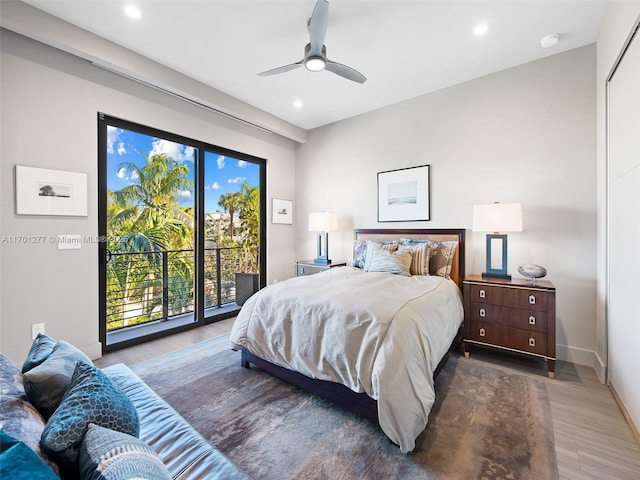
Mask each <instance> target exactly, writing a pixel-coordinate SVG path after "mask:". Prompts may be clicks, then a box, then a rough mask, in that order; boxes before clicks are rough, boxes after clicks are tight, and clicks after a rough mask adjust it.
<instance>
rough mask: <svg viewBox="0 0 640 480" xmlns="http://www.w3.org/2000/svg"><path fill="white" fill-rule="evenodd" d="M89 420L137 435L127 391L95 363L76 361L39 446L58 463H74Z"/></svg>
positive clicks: (136, 422)
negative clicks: (60, 400)
mask: <svg viewBox="0 0 640 480" xmlns="http://www.w3.org/2000/svg"><path fill="white" fill-rule="evenodd" d="M90 423H94V424H96V425H100V426H103V427H107V428H110V429H112V430H117V431H119V432H123V433H127V434H129V435H134V436H136V437H137V436H138V435H139V433H140V422H139V419H138V413H137V412H136V408H135V407H134V406H133V403H131V400H130V399H129V397H127V395H126V394H125V393H124V392H123V391H122V390H120V388H118V387H117V386H116V384H115V383H113V381H112V380H111V379H110V378H109V377H107V376H106V374H104V373H103V372H102V371H101V370H99V369H97V368H96V367H95V366H93V365H91V364H88V363H85V362H83V361H80V362H78V364H77V366H76V368H75V370H74V372H73V376H72V377H71V383H70V384H69V388H68V389H67V391H66V393H65V395H64V398H63V399H62V403H60V406H59V407H58V408H57V409H56V411H55V412H54V413H53V415H52V416H51V418H49V420H48V421H47V424H46V425H45V427H44V431H43V432H42V437H41V438H40V444H41V445H42V448H43V450H44V451H45V452H46V453H47V454H49V455H50V456H51V457H52V458H55V459H56V460H58V463H59V464H60V466H61V467H64V468H66V469H69V468H70V467H73V466H75V465H76V461H77V460H78V453H79V451H80V444H81V443H82V439H83V438H84V435H85V433H86V431H87V427H88V425H89V424H90Z"/></svg>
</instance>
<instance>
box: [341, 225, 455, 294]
mask: <svg viewBox="0 0 640 480" xmlns="http://www.w3.org/2000/svg"><path fill="white" fill-rule="evenodd" d="M464 234H465V229H464V228H451V229H444V228H432V229H402V228H396V229H367V228H359V229H356V230H354V236H355V240H372V241H374V242H390V241H393V240H400V238H415V239H421V240H431V241H433V242H445V241H454V242H458V248H456V252H455V254H454V257H453V263H452V265H451V280H453V281H454V282H456V284H458V287H460V290H461V291H462V280H463V279H464V275H465V273H464V257H465V253H464Z"/></svg>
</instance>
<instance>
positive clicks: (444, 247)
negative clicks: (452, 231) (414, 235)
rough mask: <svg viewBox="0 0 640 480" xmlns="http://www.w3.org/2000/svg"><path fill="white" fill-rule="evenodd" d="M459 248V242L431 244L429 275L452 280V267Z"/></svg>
mask: <svg viewBox="0 0 640 480" xmlns="http://www.w3.org/2000/svg"><path fill="white" fill-rule="evenodd" d="M457 247H458V242H430V243H429V273H430V274H431V275H438V276H440V277H445V278H451V266H452V263H453V256H454V254H455V253H456V248H457Z"/></svg>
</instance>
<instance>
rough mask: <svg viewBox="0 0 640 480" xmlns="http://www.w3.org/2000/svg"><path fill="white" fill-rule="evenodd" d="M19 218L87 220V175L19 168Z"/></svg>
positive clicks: (17, 189) (17, 196)
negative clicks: (39, 216) (20, 216)
mask: <svg viewBox="0 0 640 480" xmlns="http://www.w3.org/2000/svg"><path fill="white" fill-rule="evenodd" d="M16 213H17V214H18V215H70V216H80V217H83V216H84V217H86V216H87V174H86V173H75V172H64V171H61V170H48V169H46V168H34V167H25V166H22V165H16Z"/></svg>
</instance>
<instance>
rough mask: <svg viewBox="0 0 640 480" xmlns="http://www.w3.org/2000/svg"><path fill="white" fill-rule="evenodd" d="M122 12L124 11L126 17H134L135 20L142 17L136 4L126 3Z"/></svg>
mask: <svg viewBox="0 0 640 480" xmlns="http://www.w3.org/2000/svg"><path fill="white" fill-rule="evenodd" d="M124 13H126V14H127V16H128V17H130V18H134V19H136V20H137V19H139V18H140V17H142V12H141V11H140V8H139V7H138V6H137V5H134V4H133V3H128V4H126V5H125V6H124Z"/></svg>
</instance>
